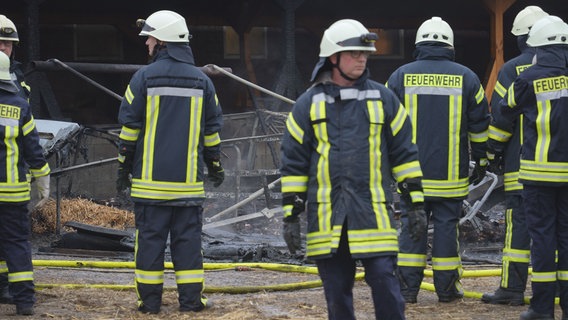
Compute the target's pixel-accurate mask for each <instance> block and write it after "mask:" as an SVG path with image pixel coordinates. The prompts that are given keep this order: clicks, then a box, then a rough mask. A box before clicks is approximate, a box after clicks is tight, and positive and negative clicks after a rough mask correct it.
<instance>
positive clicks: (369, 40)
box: [337, 32, 379, 48]
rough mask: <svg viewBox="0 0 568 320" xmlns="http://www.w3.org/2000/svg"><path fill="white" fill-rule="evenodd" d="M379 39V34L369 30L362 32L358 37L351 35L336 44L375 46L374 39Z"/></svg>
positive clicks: (344, 45) (343, 45)
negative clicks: (351, 36) (368, 31)
mask: <svg viewBox="0 0 568 320" xmlns="http://www.w3.org/2000/svg"><path fill="white" fill-rule="evenodd" d="M377 40H379V35H378V34H376V33H374V32H370V33H366V34H362V35H361V36H359V37H353V38H349V39H345V40H343V41H339V42H338V43H337V44H338V45H339V46H342V47H372V48H374V47H375V41H377Z"/></svg>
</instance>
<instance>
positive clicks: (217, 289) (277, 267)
mask: <svg viewBox="0 0 568 320" xmlns="http://www.w3.org/2000/svg"><path fill="white" fill-rule="evenodd" d="M32 262H33V265H34V267H62V268H101V269H134V268H135V263H134V262H133V261H126V262H119V261H70V260H33V261H32ZM164 269H168V270H172V269H173V263H171V262H165V263H164ZM203 269H204V270H209V271H212V270H218V271H222V270H236V271H239V270H252V269H263V270H268V271H277V272H296V273H305V274H314V275H316V274H318V271H317V268H316V267H311V266H299V265H293V264H283V263H266V262H262V263H254V262H242V263H204V264H203ZM529 274H532V268H529ZM424 276H425V277H429V278H431V277H432V276H433V272H432V270H431V269H426V270H424ZM498 276H501V269H500V268H497V269H495V268H494V269H476V270H464V271H463V273H462V278H478V277H498ZM364 277H365V273H364V272H357V273H356V275H355V280H359V281H360V280H364ZM35 286H36V287H37V288H40V289H41V288H55V287H62V288H69V289H82V288H98V289H113V290H125V289H135V288H136V287H135V285H134V284H131V285H120V284H78V283H77V284H74V283H67V284H45V283H36V284H35ZM321 286H322V282H321V280H309V281H302V282H293V283H284V284H274V285H255V286H211V285H205V286H204V292H205V293H229V294H246V293H255V292H262V291H293V290H301V289H310V288H317V287H321ZM420 288H421V289H424V290H427V291H432V292H435V291H436V290H435V288H434V285H433V284H432V283H428V282H424V281H423V282H422V284H421V285H420ZM164 290H176V287H174V286H165V287H164ZM482 295H483V293H481V292H475V291H466V290H464V297H466V298H475V299H481V296H482ZM529 299H530V297H525V303H529ZM555 303H556V304H558V303H559V299H558V298H556V300H555Z"/></svg>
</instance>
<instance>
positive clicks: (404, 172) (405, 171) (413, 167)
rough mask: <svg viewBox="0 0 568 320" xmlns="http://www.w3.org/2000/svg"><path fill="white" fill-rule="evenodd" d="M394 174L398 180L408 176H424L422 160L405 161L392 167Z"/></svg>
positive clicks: (400, 180)
mask: <svg viewBox="0 0 568 320" xmlns="http://www.w3.org/2000/svg"><path fill="white" fill-rule="evenodd" d="M392 172H393V175H394V177H395V179H396V181H398V182H402V181H404V180H405V179H408V178H416V177H422V170H421V169H420V162H418V160H415V161H411V162H407V163H403V164H401V165H399V166H395V167H393V168H392Z"/></svg>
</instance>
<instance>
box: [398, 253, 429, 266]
mask: <svg viewBox="0 0 568 320" xmlns="http://www.w3.org/2000/svg"><path fill="white" fill-rule="evenodd" d="M426 258H427V257H426V255H425V254H415V253H402V252H399V253H398V258H397V260H398V265H399V266H401V267H426Z"/></svg>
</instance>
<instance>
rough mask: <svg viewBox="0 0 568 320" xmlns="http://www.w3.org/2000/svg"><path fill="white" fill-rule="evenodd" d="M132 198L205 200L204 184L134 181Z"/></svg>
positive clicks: (200, 182) (199, 182) (198, 182)
mask: <svg viewBox="0 0 568 320" xmlns="http://www.w3.org/2000/svg"><path fill="white" fill-rule="evenodd" d="M131 196H132V197H136V198H145V199H160V200H174V199H180V198H204V197H205V191H204V189H203V182H202V181H197V182H193V183H187V182H165V181H149V180H142V179H132V190H131Z"/></svg>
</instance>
